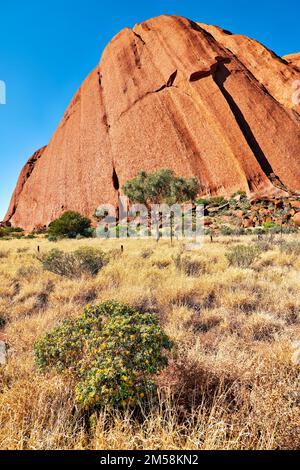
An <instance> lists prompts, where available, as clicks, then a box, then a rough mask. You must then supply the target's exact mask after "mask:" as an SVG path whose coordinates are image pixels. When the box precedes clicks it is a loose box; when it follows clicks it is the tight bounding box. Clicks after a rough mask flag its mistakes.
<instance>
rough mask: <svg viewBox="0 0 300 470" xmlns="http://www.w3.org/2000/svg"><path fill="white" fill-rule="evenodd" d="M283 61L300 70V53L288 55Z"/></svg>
mask: <svg viewBox="0 0 300 470" xmlns="http://www.w3.org/2000/svg"><path fill="white" fill-rule="evenodd" d="M283 59H284V60H286V61H287V62H289V63H290V64H292V65H294V66H296V67H298V68H299V69H300V52H298V54H289V55H286V56H284V57H283Z"/></svg>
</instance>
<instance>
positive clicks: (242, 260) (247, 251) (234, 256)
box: [225, 245, 261, 268]
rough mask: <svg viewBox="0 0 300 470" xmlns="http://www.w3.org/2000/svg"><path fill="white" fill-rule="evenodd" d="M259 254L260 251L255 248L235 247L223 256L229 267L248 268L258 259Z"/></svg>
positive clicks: (247, 246)
mask: <svg viewBox="0 0 300 470" xmlns="http://www.w3.org/2000/svg"><path fill="white" fill-rule="evenodd" d="M260 253H261V251H260V249H259V247H257V246H249V245H236V246H234V247H232V248H231V249H230V250H229V251H228V252H227V253H225V256H226V258H227V259H228V261H229V264H230V265H231V266H238V267H239V268H249V267H250V266H251V265H252V264H253V263H254V262H255V261H256V260H258V259H259V256H260Z"/></svg>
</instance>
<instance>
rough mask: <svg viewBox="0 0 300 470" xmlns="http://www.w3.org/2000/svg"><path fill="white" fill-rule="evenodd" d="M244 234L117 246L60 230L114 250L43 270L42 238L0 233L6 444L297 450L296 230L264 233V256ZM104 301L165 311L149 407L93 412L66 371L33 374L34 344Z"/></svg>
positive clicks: (1, 397) (299, 263) (70, 244)
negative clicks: (160, 364)
mask: <svg viewBox="0 0 300 470" xmlns="http://www.w3.org/2000/svg"><path fill="white" fill-rule="evenodd" d="M244 240H245V241H244V242H243V243H244V244H245V245H247V246H250V247H252V248H253V250H250V251H249V250H248V251H247V252H246V251H243V250H242V251H239V250H240V248H237V249H236V250H234V247H235V246H239V244H240V239H238V238H236V239H231V240H230V244H228V241H229V238H228V237H226V238H225V237H224V238H222V237H220V238H218V239H217V240H216V241H215V242H214V243H210V242H209V241H208V240H207V241H206V242H205V244H204V245H203V247H202V248H201V249H200V250H199V251H196V252H192V253H186V252H184V250H183V247H182V246H181V245H180V243H179V242H175V243H174V246H173V247H171V246H170V243H169V242H167V241H161V242H159V243H158V244H157V243H155V242H152V241H138V242H137V241H132V240H127V241H123V242H122V244H123V245H124V252H123V253H121V249H120V242H117V241H113V240H105V241H104V240H102V241H100V240H97V239H87V240H62V241H58V242H57V243H56V244H55V248H56V249H57V250H61V252H63V253H69V254H70V255H72V253H74V252H75V251H76V250H78V249H79V248H81V247H82V246H85V247H88V248H89V249H91V248H93V249H100V250H102V252H104V253H106V254H107V259H108V260H109V261H108V262H105V263H103V264H101V269H99V270H97V272H95V271H94V270H93V269H92V270H90V271H89V270H88V269H87V270H83V271H84V272H81V273H79V274H78V271H77V269H78V264H76V277H73V276H71V277H69V276H65V275H61V273H60V272H57V273H53V272H50V271H49V270H47V269H44V268H43V265H42V264H41V263H40V261H39V260H38V259H37V245H39V247H40V253H39V254H38V256H39V257H44V259H47V256H48V255H49V254H50V253H51V249H53V243H51V242H49V241H47V240H46V239H36V240H29V239H28V240H11V241H0V339H1V338H2V336H3V337H5V341H6V342H7V344H8V346H9V348H8V362H7V364H6V365H5V366H1V367H0V448H1V449H58V448H60V449H278V448H279V449H296V448H299V447H300V435H299V412H300V400H299V379H300V369H299V365H297V364H296V363H295V361H294V362H293V361H292V357H295V351H294V349H293V344H294V342H295V341H297V340H299V339H300V298H299V294H298V293H299V288H300V275H299V270H300V253H299V249H298V247H299V241H298V239H297V236H295V235H289V236H287V235H285V236H284V240H283V242H282V241H281V240H280V237H278V240H276V238H275V239H274V240H273V239H272V240H268V241H267V245H268V246H266V245H264V246H263V244H262V243H261V242H259V244H260V246H259V256H258V255H257V253H258V251H257V250H258V247H257V245H258V242H257V240H253V239H251V237H245V238H244ZM85 253H86V252H85ZM89 253H91V251H89ZM228 253H231V254H232V253H233V255H232V256H233V258H230V256H229V258H228ZM252 255H253V258H252ZM241 259H242V261H241ZM249 259H251V262H250V263H249V262H248V261H249ZM59 261H61V260H59ZM90 263H93V259H92V260H91V259H90V258H88V265H89V266H90ZM93 266H94V265H93V264H92V267H93ZM110 299H115V300H117V301H119V302H124V303H126V304H129V305H131V306H133V307H134V308H136V309H138V310H139V311H141V312H147V311H148V312H152V313H153V314H155V315H157V316H158V318H159V321H160V324H161V326H162V328H163V329H164V331H165V332H166V334H167V335H168V336H169V337H170V338H171V340H172V341H173V343H174V347H173V349H172V351H171V352H170V353H169V364H168V367H167V368H166V369H164V370H163V371H162V372H161V373H159V374H158V376H157V378H156V380H157V383H158V393H159V397H158V401H157V402H156V404H155V405H154V406H153V407H152V408H151V409H150V410H149V408H147V410H146V409H143V408H141V409H139V412H138V413H133V412H130V411H129V410H128V411H126V410H125V411H124V412H122V413H121V412H113V411H111V410H109V409H105V408H103V409H102V410H101V412H99V413H98V414H93V415H89V416H88V415H86V414H85V413H83V412H82V411H81V410H80V408H79V407H78V406H77V405H76V403H75V400H74V387H73V384H72V383H71V379H70V377H68V375H67V374H66V375H62V376H58V375H57V374H56V373H54V372H52V371H49V372H47V373H46V374H43V375H42V374H41V373H40V372H39V370H38V369H37V367H36V366H35V363H34V357H33V353H32V351H33V344H34V342H35V340H36V339H37V338H40V337H42V336H43V335H44V334H45V333H47V332H48V331H49V330H51V329H53V328H54V327H56V326H58V325H60V324H61V322H62V321H63V320H66V319H72V318H76V317H78V316H79V315H80V313H81V312H82V308H83V306H85V305H86V304H96V303H99V302H103V301H106V300H110ZM1 335H2V336H1ZM293 355H294V356H293Z"/></svg>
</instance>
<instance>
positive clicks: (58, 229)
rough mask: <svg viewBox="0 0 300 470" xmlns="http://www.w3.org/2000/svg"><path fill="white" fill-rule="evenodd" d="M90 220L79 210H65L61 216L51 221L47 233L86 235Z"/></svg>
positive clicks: (71, 235)
mask: <svg viewBox="0 0 300 470" xmlns="http://www.w3.org/2000/svg"><path fill="white" fill-rule="evenodd" d="M90 227H91V221H90V219H88V218H87V217H84V216H82V215H81V214H79V212H75V211H66V212H64V214H62V216H61V217H59V218H58V219H56V220H54V221H53V222H51V224H50V225H49V230H48V233H49V235H50V236H54V237H68V238H75V237H76V236H77V235H82V236H87V235H88V234H89V229H90Z"/></svg>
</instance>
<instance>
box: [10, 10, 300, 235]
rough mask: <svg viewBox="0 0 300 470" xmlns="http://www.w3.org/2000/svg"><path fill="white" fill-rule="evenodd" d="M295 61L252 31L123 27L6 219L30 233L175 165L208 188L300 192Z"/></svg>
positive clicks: (174, 21)
mask: <svg viewBox="0 0 300 470" xmlns="http://www.w3.org/2000/svg"><path fill="white" fill-rule="evenodd" d="M297 79H300V71H299V69H298V68H297V67H296V66H295V65H294V62H293V61H291V62H288V61H287V60H283V59H281V58H280V57H277V56H276V55H275V54H274V53H273V52H271V51H269V50H268V49H266V48H265V47H264V46H262V45H261V44H259V43H258V42H256V41H253V40H251V39H249V38H246V37H243V36H238V35H232V34H231V33H228V32H226V31H224V30H221V29H219V28H216V27H212V26H207V25H201V24H196V23H194V22H192V21H190V20H188V19H185V18H181V17H175V16H161V17H158V18H154V19H151V20H149V21H146V22H144V23H142V24H138V25H136V26H135V27H134V28H133V30H131V29H129V28H126V29H124V30H123V31H121V32H120V33H119V34H118V35H117V36H116V37H115V38H113V39H112V41H111V42H110V43H109V44H108V46H107V47H106V49H105V51H104V53H103V56H102V58H101V61H100V64H99V65H98V66H97V67H96V68H95V69H94V70H93V71H92V72H91V74H90V75H89V76H88V77H87V79H86V80H85V81H84V83H83V84H82V86H81V87H80V89H79V90H78V92H77V93H76V94H75V96H74V98H73V99H72V102H71V104H70V106H69V108H68V109H67V111H66V113H65V115H64V117H63V119H62V121H61V123H60V125H59V126H58V128H57V130H56V132H55V133H54V135H53V137H52V139H51V141H50V143H49V145H48V146H47V147H46V148H44V149H42V150H40V151H38V152H37V153H36V154H35V155H34V156H33V157H32V158H31V159H30V160H29V162H28V163H27V165H26V166H25V169H24V170H23V171H22V174H21V176H20V179H19V182H18V185H17V189H16V191H15V194H14V196H13V199H12V203H11V206H10V209H9V211H8V213H7V216H6V221H10V222H11V223H12V224H13V225H20V226H22V227H24V228H26V229H31V228H33V227H34V226H37V225H46V224H48V223H49V222H50V221H51V220H53V219H54V218H55V217H57V216H59V215H60V214H61V213H62V212H63V211H65V210H67V209H73V210H78V211H80V212H81V213H83V214H85V215H89V216H90V215H92V214H93V212H94V210H95V208H96V207H97V206H98V205H99V204H100V203H113V204H115V203H116V201H117V198H118V194H119V191H120V189H121V188H122V185H123V184H124V183H125V182H126V181H127V180H128V179H129V178H132V177H134V176H135V175H136V174H137V173H138V172H139V171H140V170H142V169H143V170H146V171H153V170H155V169H158V168H161V167H167V168H172V169H174V170H175V172H176V173H177V174H180V175H186V176H189V175H195V176H197V177H198V178H199V180H200V182H201V184H202V186H203V192H204V193H210V194H222V195H230V194H232V193H233V192H235V191H237V190H245V191H247V192H248V193H254V194H255V195H259V194H261V195H265V196H266V195H274V194H276V193H278V192H279V191H280V189H279V188H281V189H284V190H286V189H289V190H291V191H298V190H300V115H299V113H300V110H299V109H298V108H299V107H297V106H293V103H292V98H291V97H292V83H293V81H295V80H297Z"/></svg>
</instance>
